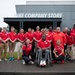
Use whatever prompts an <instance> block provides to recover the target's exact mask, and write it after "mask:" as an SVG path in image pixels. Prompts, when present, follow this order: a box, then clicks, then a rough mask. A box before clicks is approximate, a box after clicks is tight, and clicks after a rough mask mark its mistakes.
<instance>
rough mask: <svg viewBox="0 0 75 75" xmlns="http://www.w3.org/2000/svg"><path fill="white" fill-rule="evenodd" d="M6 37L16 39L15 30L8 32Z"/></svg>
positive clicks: (11, 39)
mask: <svg viewBox="0 0 75 75" xmlns="http://www.w3.org/2000/svg"><path fill="white" fill-rule="evenodd" d="M8 37H9V39H10V41H11V42H12V41H16V39H17V34H16V33H15V32H9V34H8Z"/></svg>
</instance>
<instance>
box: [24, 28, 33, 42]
mask: <svg viewBox="0 0 75 75" xmlns="http://www.w3.org/2000/svg"><path fill="white" fill-rule="evenodd" d="M25 37H26V39H29V40H30V43H33V33H32V30H31V28H28V32H26V34H25Z"/></svg>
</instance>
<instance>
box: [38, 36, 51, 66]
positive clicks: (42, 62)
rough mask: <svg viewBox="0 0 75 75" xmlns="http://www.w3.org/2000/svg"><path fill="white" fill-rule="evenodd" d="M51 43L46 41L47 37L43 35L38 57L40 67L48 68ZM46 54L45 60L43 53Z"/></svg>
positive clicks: (39, 43) (39, 44)
mask: <svg viewBox="0 0 75 75" xmlns="http://www.w3.org/2000/svg"><path fill="white" fill-rule="evenodd" d="M50 46H51V45H50V42H49V41H48V40H46V35H42V39H41V40H40V41H39V42H38V56H39V58H38V59H39V61H40V64H39V66H47V63H46V61H47V59H48V55H49V52H50V51H49V49H50ZM43 52H45V57H44V58H43V56H42V53H43Z"/></svg>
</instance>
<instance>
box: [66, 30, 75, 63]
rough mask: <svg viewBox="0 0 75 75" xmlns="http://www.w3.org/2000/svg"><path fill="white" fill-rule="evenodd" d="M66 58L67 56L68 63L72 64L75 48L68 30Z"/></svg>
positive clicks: (74, 57)
mask: <svg viewBox="0 0 75 75" xmlns="http://www.w3.org/2000/svg"><path fill="white" fill-rule="evenodd" d="M67 56H69V58H68V59H69V60H70V62H74V59H75V48H74V38H73V36H72V35H71V33H70V30H68V31H67Z"/></svg>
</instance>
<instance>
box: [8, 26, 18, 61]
mask: <svg viewBox="0 0 75 75" xmlns="http://www.w3.org/2000/svg"><path fill="white" fill-rule="evenodd" d="M8 37H9V53H10V58H9V60H10V61H13V60H14V57H13V56H14V49H15V45H16V39H17V35H16V33H15V28H14V27H11V31H10V32H9V34H8Z"/></svg>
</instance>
